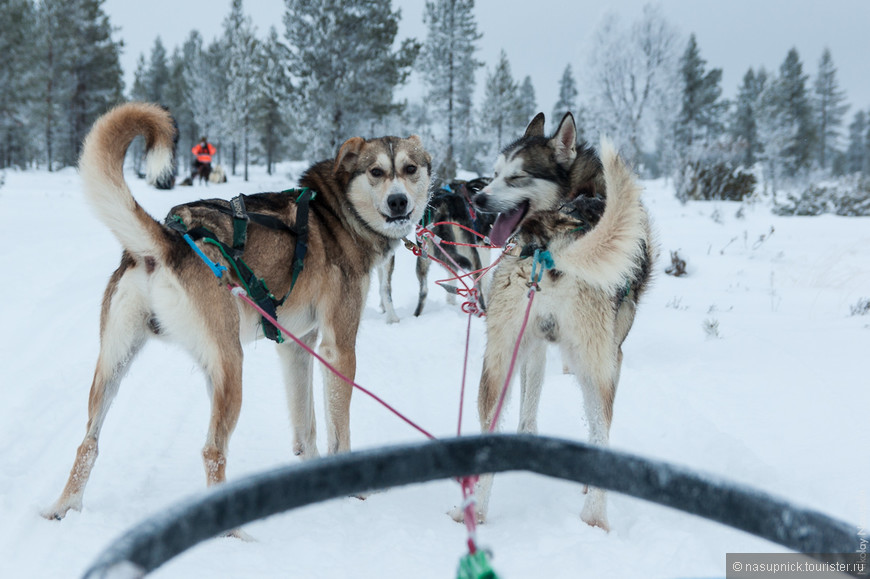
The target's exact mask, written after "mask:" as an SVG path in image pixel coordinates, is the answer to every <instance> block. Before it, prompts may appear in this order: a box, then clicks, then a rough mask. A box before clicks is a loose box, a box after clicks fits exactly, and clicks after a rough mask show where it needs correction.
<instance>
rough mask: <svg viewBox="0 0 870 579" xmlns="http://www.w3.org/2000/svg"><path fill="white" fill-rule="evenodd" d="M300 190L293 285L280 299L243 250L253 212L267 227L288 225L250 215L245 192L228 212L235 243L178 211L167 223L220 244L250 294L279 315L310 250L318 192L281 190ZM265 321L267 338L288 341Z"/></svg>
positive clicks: (268, 310)
mask: <svg viewBox="0 0 870 579" xmlns="http://www.w3.org/2000/svg"><path fill="white" fill-rule="evenodd" d="M296 191H300V194H299V196H298V197H297V198H296V205H297V207H296V228H295V231H294V233H295V234H296V247H295V250H294V254H293V271H292V274H291V281H290V289H289V290H287V293H286V294H284V296H283V297H282V298H281V299H280V300H279V299H277V298H276V297H275V296H274V295H272V292H271V291H269V287H268V286H267V285H266V281H265V280H264V279H263V278H261V277H258V276H257V275H256V274H255V273H254V271H253V270H252V269H251V268H250V266H248V264H247V263H245V260H244V259H242V254H243V252H244V249H245V243H246V242H247V231H248V229H247V228H248V223H249V222H250V221H252V219H251V217H252V216H253V217H254V219H253V221H254V222H255V223H258V224H261V225H264V226H266V227H271V228H274V229H282V228H285V227H286V225H285V224H284V223H283V222H280V221H278V220H276V219H274V218H271V219H270V216H265V215H259V214H250V215H249V214H248V212H247V210H246V209H245V202H244V195H238V196H236V197H233V198H232V199H231V200H230V202H229V203H230V211H229V212H228V213H229V214H230V215H231V217H232V220H233V245H232V247H230V246H228V245H227V244H225V243H224V242H222V241H221V240H219V239H218V238H217V236H216V235H215V234H214V233H213V232H212V231H210V230H209V229H207V228H205V227H202V226H199V227H194V228H193V229H188V228H187V225H186V224H185V223H184V220H183V219H182V218H181V217H179V216H178V215H174V214H170V215H168V216H167V217H166V221H165V223H166V225H167V226H168V227H170V228H172V229H174V230H176V231H178V232H180V233H182V234H187V235H189V236H190V237H191V238H192V239H193V240H202V241H203V243H208V244H211V245H214V246H215V247H217V248H218V250H220V252H221V254H223V256H224V257H225V258H226V260H227V262H228V263H229V264H230V266H231V267H232V268H233V271H234V272H235V274H236V276H237V277H238V278H239V280H240V281H241V282H242V286H243V287H244V288H245V291H246V292H247V293H248V296H249V297H250V298H251V299H252V300H253V301H254V303H256V304H257V305H258V306H260V307H261V308H263V310H265V311H266V312H267V313H268V314H269V315H271V316H272V317H273V318H276V319H277V317H278V314H277V309H278V307H280V306H281V305H282V304H283V303H284V302H285V301H286V300H287V298H288V297H290V293H291V292H292V291H293V287H294V286H295V285H296V281H297V279H298V278H299V274H300V273H302V270H303V268H304V265H305V254H306V253H307V252H308V204H309V202H310V201H311V200H313V199H314V197H315V196H316V193H315V192H314V191H312V190H311V189H309V188H308V187H305V188H303V189H287V190H284V191H281V193H295V192H296ZM216 209H218V210H219V211H220V212H222V213H224V212H227V211H226V210H225V209H222V208H217V207H216ZM261 324H262V327H263V333H264V334H265V336H266V337H267V338H269V339H270V340H273V341H275V342H278V343H279V344H280V343H282V342H283V341H284V337H283V336H282V335H281V331H280V330H279V329H278V328H277V327H275V326H274V325H273V324H272V323H271V322H269V321H268V320H267V319H266V318H265V317H261Z"/></svg>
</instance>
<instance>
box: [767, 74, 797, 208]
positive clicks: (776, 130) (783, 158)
mask: <svg viewBox="0 0 870 579" xmlns="http://www.w3.org/2000/svg"><path fill="white" fill-rule="evenodd" d="M789 92H790V89H789V87H788V86H787V84H786V83H785V82H783V79H782V78H781V77H776V78H774V79H772V80H771V81H770V82H769V83H767V84H766V86H765V88H764V91H763V92H762V93H761V97H760V107H759V112H758V116H757V122H758V138H759V141H760V142H761V146H762V149H763V154H762V160H763V161H764V163H765V167H766V170H767V176H768V179H769V181H770V184H771V187H772V189H773V193H774V195H775V194H776V191H777V189H778V186H779V182H780V178H781V177H784V176H787V175H788V176H793V175H794V174H795V171H794V164H793V162H794V159H793V156H792V155H791V154H790V150H791V149H792V148H793V147H794V143H795V139H796V138H797V135H798V134H799V131H800V126H799V125H798V123H797V122H795V118H794V116H793V114H792V111H791V110H790V108H789V106H788V101H787V98H788V94H789Z"/></svg>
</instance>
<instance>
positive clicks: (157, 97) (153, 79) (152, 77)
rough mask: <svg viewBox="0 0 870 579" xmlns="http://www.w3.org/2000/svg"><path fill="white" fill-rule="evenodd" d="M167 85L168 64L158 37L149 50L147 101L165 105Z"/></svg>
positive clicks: (164, 50)
mask: <svg viewBox="0 0 870 579" xmlns="http://www.w3.org/2000/svg"><path fill="white" fill-rule="evenodd" d="M168 84H169V64H168V63H167V62H166V48H165V47H164V46H163V41H162V40H160V37H159V36H158V37H157V38H156V39H155V40H154V46H153V47H152V48H151V58H150V60H149V61H148V76H147V77H146V89H147V94H148V100H150V101H151V102H155V103H159V104H163V105H165V104H166V90H167V86H168Z"/></svg>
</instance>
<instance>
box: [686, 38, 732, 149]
mask: <svg viewBox="0 0 870 579" xmlns="http://www.w3.org/2000/svg"><path fill="white" fill-rule="evenodd" d="M705 64H706V62H705V61H704V60H703V59H702V58H701V53H700V51H699V49H698V44H697V42H696V41H695V35H694V34H692V35H691V36H690V37H689V44H688V46H687V47H686V51H685V52H684V53H683V56H682V58H681V59H680V77H681V80H682V92H683V99H682V100H683V102H682V108H681V109H680V115H679V117H678V118H677V123H678V124H677V127H678V128H677V135H678V139H679V146H680V147H681V148H682V149H683V150H684V151H685V150H688V149H691V148H692V147H693V146H696V147H697V146H698V145H700V146H701V147H705V146H706V145H708V144H709V143H710V142H711V141H713V140H715V139H716V138H717V137H718V136H719V135H720V134H721V132H722V128H723V124H722V112H723V110H724V106H723V104H722V102H721V101H720V100H719V97H720V96H721V94H722V88H721V87H720V86H719V83H720V82H721V80H722V69H720V68H714V69H711V70H709V71H705Z"/></svg>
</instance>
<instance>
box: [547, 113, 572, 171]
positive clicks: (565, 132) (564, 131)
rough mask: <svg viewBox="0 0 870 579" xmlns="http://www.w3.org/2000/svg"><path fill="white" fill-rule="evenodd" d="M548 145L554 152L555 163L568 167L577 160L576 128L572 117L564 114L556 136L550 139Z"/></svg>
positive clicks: (569, 114)
mask: <svg viewBox="0 0 870 579" xmlns="http://www.w3.org/2000/svg"><path fill="white" fill-rule="evenodd" d="M550 145H551V146H552V147H553V150H554V151H555V153H554V155H555V158H556V162H557V163H559V164H560V165H563V166H570V165H571V163H573V162H574V159H576V158H577V126H576V125H575V124H574V115H572V114H571V113H565V116H564V117H562V122H561V123H559V128H558V129H557V130H556V134H555V135H553V138H552V139H550Z"/></svg>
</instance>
